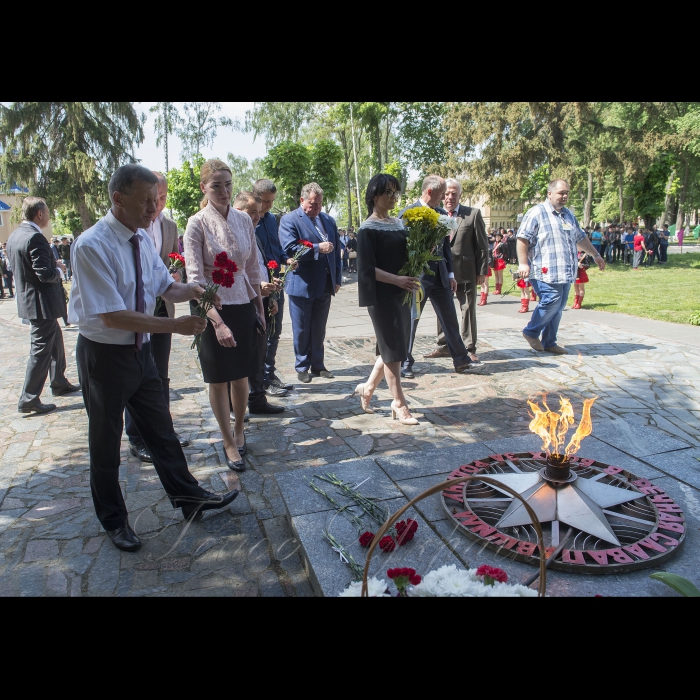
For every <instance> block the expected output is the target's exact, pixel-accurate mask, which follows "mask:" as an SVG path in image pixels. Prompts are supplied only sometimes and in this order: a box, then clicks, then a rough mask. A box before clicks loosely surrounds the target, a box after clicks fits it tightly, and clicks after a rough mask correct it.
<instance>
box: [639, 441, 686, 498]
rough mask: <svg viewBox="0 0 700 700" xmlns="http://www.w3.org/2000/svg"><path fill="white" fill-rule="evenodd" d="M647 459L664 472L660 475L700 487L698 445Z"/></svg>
mask: <svg viewBox="0 0 700 700" xmlns="http://www.w3.org/2000/svg"><path fill="white" fill-rule="evenodd" d="M645 459H646V461H647V462H650V463H651V464H653V465H654V466H655V467H656V468H657V469H658V470H659V472H661V473H662V474H660V475H663V476H671V477H674V478H676V479H678V480H680V481H683V482H685V483H686V484H690V485H691V486H694V487H695V488H697V489H700V449H698V448H697V447H693V448H691V449H689V450H677V451H675V452H670V453H668V454H664V455H652V456H651V457H646V458H645ZM649 478H651V477H649Z"/></svg>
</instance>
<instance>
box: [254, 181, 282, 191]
mask: <svg viewBox="0 0 700 700" xmlns="http://www.w3.org/2000/svg"><path fill="white" fill-rule="evenodd" d="M253 192H254V193H255V194H257V195H261V194H262V193H263V192H273V193H274V192H277V187H276V185H275V183H274V182H272V180H268V179H266V178H262V179H260V180H256V181H255V182H254V183H253Z"/></svg>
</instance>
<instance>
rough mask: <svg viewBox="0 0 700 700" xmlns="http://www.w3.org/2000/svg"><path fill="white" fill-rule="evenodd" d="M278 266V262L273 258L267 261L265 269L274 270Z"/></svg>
mask: <svg viewBox="0 0 700 700" xmlns="http://www.w3.org/2000/svg"><path fill="white" fill-rule="evenodd" d="M277 268H279V263H278V262H277V261H275V260H270V262H269V263H267V269H268V270H276V269H277Z"/></svg>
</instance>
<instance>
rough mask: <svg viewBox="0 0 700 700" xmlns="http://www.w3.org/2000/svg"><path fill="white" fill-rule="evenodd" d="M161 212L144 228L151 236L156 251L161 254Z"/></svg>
mask: <svg viewBox="0 0 700 700" xmlns="http://www.w3.org/2000/svg"><path fill="white" fill-rule="evenodd" d="M162 222H163V212H161V213H160V214H158V216H157V217H156V219H155V221H151V225H150V226H149V227H148V228H147V229H146V232H147V233H148V235H149V236H150V237H151V241H153V245H154V246H155V249H156V253H158V255H160V254H161V251H162V250H163V223H162Z"/></svg>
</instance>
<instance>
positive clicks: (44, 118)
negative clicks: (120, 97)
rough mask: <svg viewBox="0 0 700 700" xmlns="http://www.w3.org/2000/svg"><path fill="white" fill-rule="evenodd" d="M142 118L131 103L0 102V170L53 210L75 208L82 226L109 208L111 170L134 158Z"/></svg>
mask: <svg viewBox="0 0 700 700" xmlns="http://www.w3.org/2000/svg"><path fill="white" fill-rule="evenodd" d="M144 119H145V116H144V115H141V116H139V115H138V114H137V113H136V111H135V110H134V105H133V103H132V102H13V103H12V104H11V105H10V106H9V107H6V106H3V105H0V145H1V146H2V152H3V155H2V156H0V175H1V176H2V178H3V179H4V180H6V181H8V182H13V181H16V182H19V183H22V184H24V185H25V186H27V187H29V188H30V189H31V191H32V194H34V195H37V196H39V197H45V198H46V199H47V201H48V202H49V206H50V207H51V208H52V209H63V208H65V209H74V210H75V211H77V212H78V215H79V216H80V220H81V226H82V229H83V230H85V229H87V228H89V227H90V226H92V224H93V223H94V222H95V220H96V219H97V218H98V217H99V216H101V215H102V214H103V213H104V212H105V211H106V210H107V208H108V207H109V195H108V192H107V184H108V182H109V179H110V177H111V176H112V173H113V172H114V171H115V170H116V169H117V168H118V167H119V166H121V165H124V164H125V163H133V162H134V161H135V159H134V155H133V152H134V148H135V146H136V145H137V144H140V143H141V142H142V141H143V128H142V125H143V120H144Z"/></svg>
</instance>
